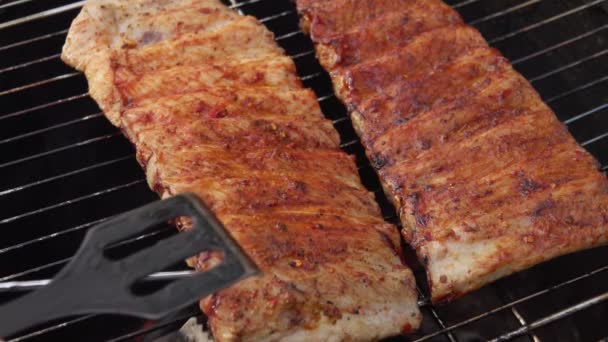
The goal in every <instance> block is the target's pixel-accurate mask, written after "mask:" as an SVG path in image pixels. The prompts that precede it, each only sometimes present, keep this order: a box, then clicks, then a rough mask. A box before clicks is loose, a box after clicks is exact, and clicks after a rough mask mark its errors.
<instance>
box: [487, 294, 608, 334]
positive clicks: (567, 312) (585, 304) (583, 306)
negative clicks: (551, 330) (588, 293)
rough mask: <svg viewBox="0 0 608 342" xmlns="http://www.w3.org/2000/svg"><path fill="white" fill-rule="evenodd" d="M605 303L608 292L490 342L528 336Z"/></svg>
mask: <svg viewBox="0 0 608 342" xmlns="http://www.w3.org/2000/svg"><path fill="white" fill-rule="evenodd" d="M605 301H608V292H606V293H603V294H600V295H597V296H595V297H592V298H590V299H587V300H585V301H583V302H580V303H578V304H575V305H572V306H570V307H568V308H566V309H563V310H560V311H557V312H555V313H553V314H551V315H548V316H545V317H543V318H541V319H539V320H536V321H534V322H532V323H530V324H526V325H524V326H523V327H521V328H519V329H517V330H514V331H511V332H508V333H506V334H503V335H500V336H499V337H497V338H494V339H492V340H490V342H502V341H508V340H510V339H512V338H515V337H518V336H521V335H524V334H527V333H529V332H531V331H533V330H534V329H537V328H540V327H542V326H544V325H547V324H549V323H553V322H555V321H557V320H560V319H562V318H565V317H568V316H570V315H572V314H574V313H577V312H579V311H581V310H584V309H587V308H590V307H592V306H594V305H598V304H601V303H603V302H605Z"/></svg>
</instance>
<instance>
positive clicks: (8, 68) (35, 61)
mask: <svg viewBox="0 0 608 342" xmlns="http://www.w3.org/2000/svg"><path fill="white" fill-rule="evenodd" d="M59 56H61V54H60V53H56V54H54V55H50V56H46V57H42V58H38V59H35V60H33V61H29V62H25V63H21V64H17V65H13V66H9V67H6V68H4V69H0V74H3V73H5V72H7V71H13V70H17V69H22V68H25V67H28V66H30V65H34V64H38V63H42V62H46V61H50V60H53V59H57V58H59Z"/></svg>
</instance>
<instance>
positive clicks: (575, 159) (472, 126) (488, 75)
mask: <svg viewBox="0 0 608 342" xmlns="http://www.w3.org/2000/svg"><path fill="white" fill-rule="evenodd" d="M415 2H416V1H412V2H410V3H409V4H405V3H400V2H399V1H388V0H377V1H371V0H370V1H361V2H359V1H354V0H353V1H350V0H338V1H333V2H331V4H328V3H327V2H326V1H321V0H302V1H298V9H299V11H300V13H301V14H302V17H303V19H302V22H303V23H305V24H306V25H307V26H308V31H309V32H311V35H312V37H313V40H314V42H315V45H316V48H317V55H318V56H319V58H320V59H321V64H322V65H324V66H325V67H326V68H328V71H330V74H331V76H332V80H333V83H334V88H335V90H336V93H337V95H338V97H340V98H341V99H342V100H343V101H344V102H345V104H346V105H347V107H348V108H349V111H350V114H351V118H352V121H353V124H354V126H355V129H356V131H357V132H358V134H359V135H360V136H361V138H362V142H363V144H364V146H365V148H366V153H367V154H368V156H369V157H370V159H371V161H372V164H373V166H374V167H375V168H376V170H377V171H378V173H379V175H380V179H381V182H382V185H383V188H384V190H385V192H386V193H387V195H388V197H389V198H390V200H391V201H393V203H394V204H395V206H396V207H397V209H398V211H399V215H400V217H401V220H402V222H403V227H404V228H403V236H404V237H405V239H406V240H407V241H408V242H409V243H410V244H411V245H412V246H413V247H414V248H415V249H416V251H417V253H418V256H419V258H420V260H421V261H422V263H423V264H424V265H425V266H426V268H427V273H428V278H429V283H430V287H431V293H432V297H433V301H435V302H438V301H443V300H450V299H453V298H456V297H458V296H461V295H463V294H465V293H467V292H469V291H472V290H474V289H477V288H479V287H480V286H483V285H484V284H487V283H488V282H491V281H493V280H495V279H497V278H500V277H502V276H505V275H507V274H510V273H512V272H515V271H518V270H521V269H524V268H527V267H530V266H532V265H535V264H537V263H539V262H542V261H545V260H548V259H551V258H554V257H556V256H559V255H563V254H566V253H570V252H573V251H577V250H581V249H585V248H591V247H594V246H598V245H602V244H605V243H606V240H607V239H608V181H607V180H606V176H605V175H604V174H603V173H601V172H598V170H597V163H596V162H595V161H594V159H593V158H592V157H591V156H590V155H589V154H588V153H587V152H585V151H584V149H582V148H581V147H579V146H578V145H577V144H576V142H575V141H574V139H572V137H571V136H570V135H569V133H568V131H567V130H566V129H565V128H564V127H563V126H562V125H561V123H560V122H559V121H558V120H557V119H556V117H555V115H554V114H553V113H552V111H551V110H550V109H549V108H548V107H547V106H546V105H545V104H544V103H543V102H542V100H541V99H540V97H539V96H538V94H537V93H536V91H535V90H534V89H533V88H532V87H531V85H530V84H529V83H528V82H527V81H526V80H525V79H524V78H523V77H522V76H521V75H519V74H518V73H517V72H516V71H514V70H513V69H512V67H511V66H510V65H509V63H508V62H507V61H506V60H505V59H504V58H503V57H502V56H501V55H500V54H499V53H498V52H497V51H495V50H492V49H490V48H488V47H487V44H486V43H485V41H484V40H483V39H482V38H481V36H480V35H479V33H478V32H477V31H476V30H475V29H473V28H470V27H467V26H464V25H461V24H459V23H458V21H457V20H456V21H455V19H454V18H458V17H457V14H456V13H455V12H454V11H451V10H447V9H446V6H445V5H443V4H441V3H439V2H435V1H428V2H425V3H424V4H425V5H424V6H422V7H420V10H419V11H415V10H412V8H413V5H412V3H415ZM414 7H415V6H414ZM400 15H403V16H408V18H409V21H408V22H409V23H417V24H416V25H417V26H415V27H416V28H419V27H425V26H428V27H429V28H432V29H428V30H426V29H420V30H416V29H408V28H407V25H408V24H407V23H406V24H405V25H404V26H403V27H402V28H396V27H395V26H394V24H393V23H392V22H391V18H392V19H393V20H396V19H395V18H399V17H400ZM454 23H456V24H454ZM389 41H395V42H396V43H395V45H394V47H393V46H391V44H390V43H389ZM376 50H377V51H376Z"/></svg>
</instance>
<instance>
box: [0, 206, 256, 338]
mask: <svg viewBox="0 0 608 342" xmlns="http://www.w3.org/2000/svg"><path fill="white" fill-rule="evenodd" d="M180 216H188V217H190V218H191V219H192V229H190V230H188V231H186V232H182V233H179V234H176V235H175V236H172V237H170V238H168V239H165V240H162V241H160V242H159V243H157V244H156V245H154V246H152V247H149V248H146V249H143V250H141V251H138V252H136V253H134V254H131V255H129V256H127V257H125V258H123V259H120V260H111V259H109V258H107V257H106V256H105V255H104V248H105V247H107V246H108V245H110V244H113V243H116V242H118V241H121V240H123V239H126V238H129V237H132V236H134V235H136V234H138V233H141V232H143V231H145V229H146V228H148V227H150V226H152V225H154V224H156V223H160V222H166V221H168V220H170V219H173V218H175V217H180ZM203 250H215V251H221V252H222V253H223V260H222V263H221V264H219V265H217V266H216V267H214V268H212V269H211V270H208V271H206V272H202V273H200V274H197V275H194V276H192V277H189V278H187V279H181V280H178V281H174V282H172V283H170V284H169V285H167V286H166V287H164V288H162V289H160V290H158V291H156V292H153V293H151V294H147V295H142V296H138V295H135V294H134V293H133V292H132V291H131V286H132V285H133V284H134V283H135V282H136V281H138V280H140V279H142V278H144V277H145V276H147V275H148V274H150V273H152V272H154V271H157V270H159V269H162V268H165V267H168V266H170V265H172V264H174V263H175V262H178V261H181V260H184V259H185V258H187V257H190V256H193V255H196V254H197V253H199V252H201V251H203ZM256 273H257V268H256V267H255V265H254V264H253V263H252V262H251V261H250V260H249V259H248V258H247V256H246V255H245V254H244V253H243V252H242V251H241V250H240V248H239V247H238V245H237V244H236V243H235V242H234V240H232V238H231V237H230V236H229V235H228V234H227V232H226V231H225V230H224V228H223V226H222V225H221V224H220V223H219V222H218V221H217V219H215V217H214V215H213V214H212V213H211V212H210V211H209V210H207V209H206V208H204V207H203V206H202V205H201V203H200V202H199V200H198V199H197V198H196V197H195V196H194V195H190V194H183V195H179V196H176V197H172V198H169V199H167V200H163V201H158V202H155V203H151V204H149V205H146V206H144V207H141V208H139V209H135V210H133V211H130V212H128V213H125V214H122V215H119V216H117V217H115V218H113V219H111V220H108V221H106V222H104V223H102V224H100V225H98V226H96V227H94V228H92V229H90V230H89V232H88V233H87V235H86V236H85V238H84V240H83V243H82V245H81V247H80V249H79V250H78V252H77V253H76V255H75V256H74V258H72V260H71V261H70V263H68V264H67V265H66V267H64V268H63V269H62V270H61V271H60V272H59V274H58V275H57V276H56V277H55V278H54V279H53V280H52V281H51V283H50V284H49V285H47V286H45V287H43V288H42V289H40V290H38V291H35V292H33V293H30V294H28V295H25V296H22V297H20V298H18V299H16V300H14V301H12V302H9V303H8V304H6V305H4V306H2V307H0V336H2V337H5V338H6V337H10V336H11V335H13V334H15V333H17V332H19V331H22V330H24V329H26V328H28V327H31V326H34V325H38V324H41V323H44V322H49V321H51V320H55V319H59V318H63V317H66V316H71V315H77V314H85V313H114V314H117V313H118V314H127V315H133V316H140V317H144V318H148V319H158V318H161V317H163V316H165V315H166V314H168V313H170V312H171V311H174V310H178V309H181V308H183V307H185V306H187V305H189V304H191V303H193V302H195V301H196V300H198V299H200V298H202V297H205V296H207V295H209V294H211V293H213V292H216V291H217V290H219V289H221V288H224V287H226V286H229V285H231V284H233V283H234V282H237V281H238V280H240V279H242V278H245V277H248V276H250V275H253V274H256Z"/></svg>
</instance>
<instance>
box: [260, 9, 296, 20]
mask: <svg viewBox="0 0 608 342" xmlns="http://www.w3.org/2000/svg"><path fill="white" fill-rule="evenodd" d="M294 13H295V12H294V11H285V12H281V13H277V14H274V15H271V16H268V17H265V18H262V19H258V21H259V22H260V23H266V22H269V21H271V20H274V19H278V18H281V17H285V16H288V15H290V14H294Z"/></svg>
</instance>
